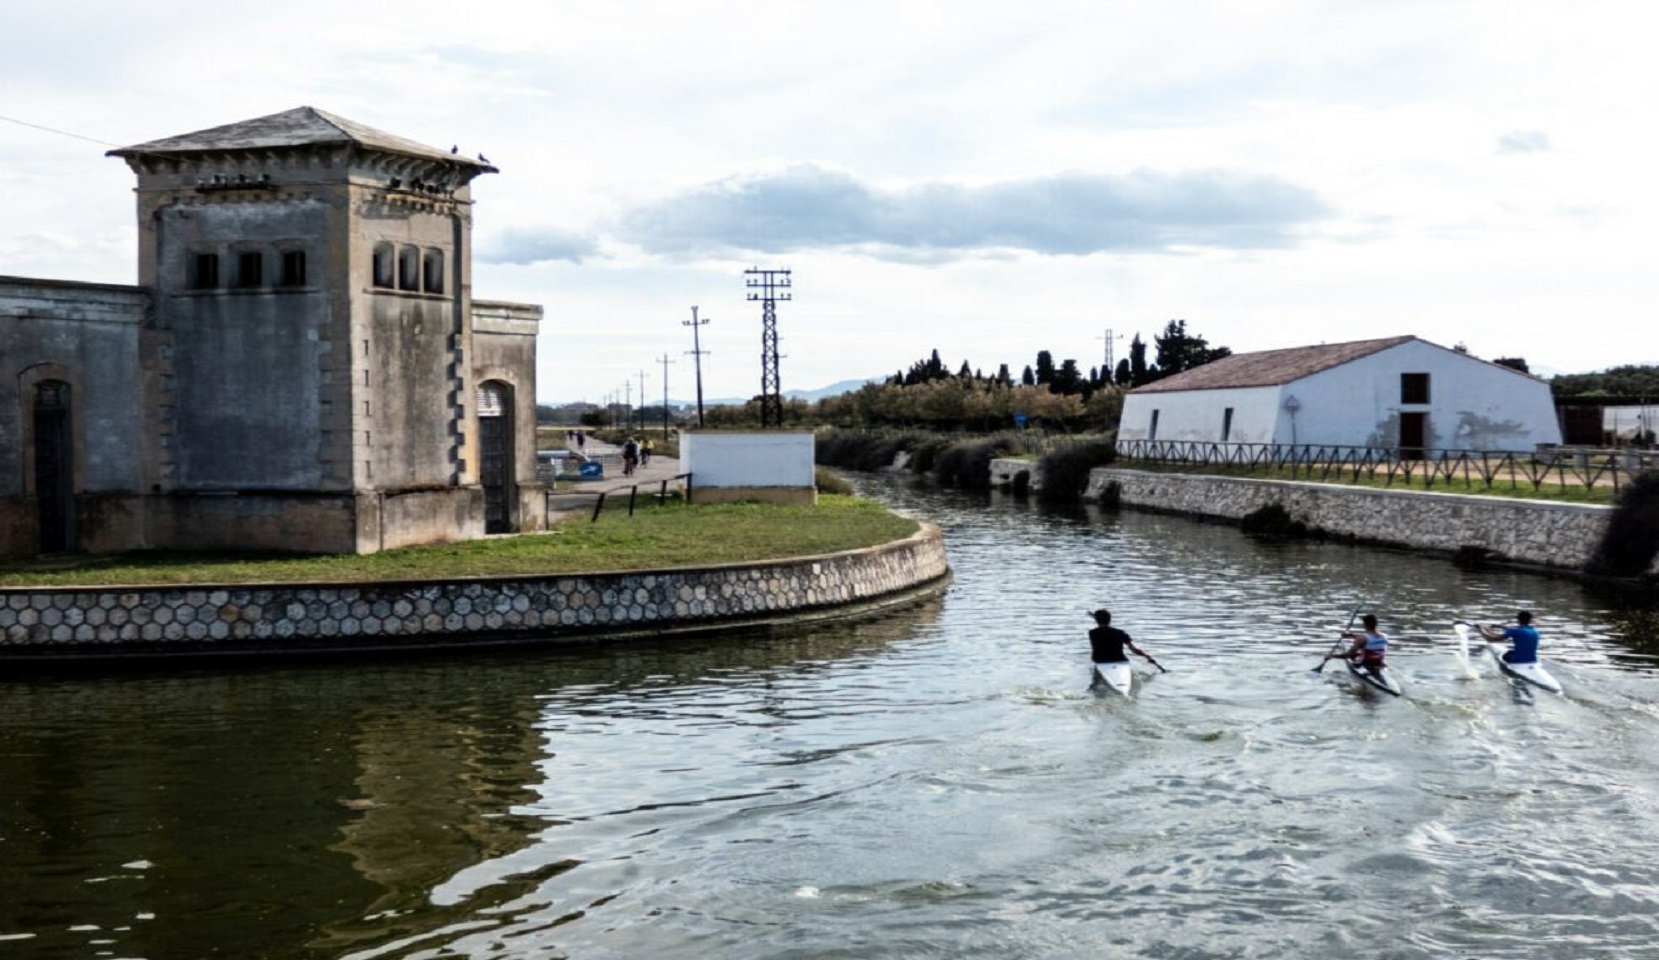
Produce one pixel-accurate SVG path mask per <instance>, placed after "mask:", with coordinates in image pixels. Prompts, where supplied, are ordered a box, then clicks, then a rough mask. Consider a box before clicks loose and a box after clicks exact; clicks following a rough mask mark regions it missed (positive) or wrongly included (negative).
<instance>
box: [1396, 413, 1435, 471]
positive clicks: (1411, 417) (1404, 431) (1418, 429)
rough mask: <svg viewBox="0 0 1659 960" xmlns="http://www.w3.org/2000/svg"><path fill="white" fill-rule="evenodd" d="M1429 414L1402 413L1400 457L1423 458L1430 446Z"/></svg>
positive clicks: (1406, 458) (1403, 458)
mask: <svg viewBox="0 0 1659 960" xmlns="http://www.w3.org/2000/svg"><path fill="white" fill-rule="evenodd" d="M1428 436H1429V415H1428V414H1426V413H1402V414H1400V459H1401V460H1421V459H1423V455H1424V453H1425V449H1424V448H1426V447H1427V446H1428Z"/></svg>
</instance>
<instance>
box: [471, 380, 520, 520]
mask: <svg viewBox="0 0 1659 960" xmlns="http://www.w3.org/2000/svg"><path fill="white" fill-rule="evenodd" d="M512 394H513V388H512V387H510V386H508V385H507V384H504V383H501V382H499V381H494V380H492V381H490V382H488V383H486V384H484V385H482V386H480V387H479V388H478V444H479V448H480V450H479V453H480V456H481V457H482V460H481V463H480V471H479V472H480V476H479V482H480V483H482V484H483V486H484V532H485V533H512V532H513V500H514V498H515V497H516V491H515V490H514V489H513V405H512Z"/></svg>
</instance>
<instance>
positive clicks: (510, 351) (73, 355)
mask: <svg viewBox="0 0 1659 960" xmlns="http://www.w3.org/2000/svg"><path fill="white" fill-rule="evenodd" d="M110 153H111V155H112V156H117V157H120V158H122V159H124V160H125V161H126V162H127V163H128V165H129V166H130V167H131V168H132V169H133V171H134V172H135V173H136V174H137V176H138V189H137V197H138V226H139V252H138V277H139V286H138V287H137V288H118V287H107V286H97V287H94V286H91V285H72V284H63V283H52V282H48V281H30V280H20V279H16V278H10V279H7V278H0V349H3V353H0V358H3V359H0V363H3V365H4V368H5V369H3V370H0V381H9V382H4V383H3V386H0V389H5V390H7V391H8V392H12V393H13V396H11V397H3V396H0V401H11V402H4V403H3V406H4V408H5V413H4V416H5V417H7V418H10V419H11V420H12V422H11V423H7V424H5V425H4V426H0V433H3V434H4V435H5V436H6V437H16V438H17V440H18V443H17V444H15V446H16V448H17V450H18V456H17V457H16V458H15V459H16V460H17V461H18V462H16V463H15V464H5V463H3V462H0V468H4V467H6V466H15V467H16V469H15V470H13V471H9V472H10V473H11V475H12V476H15V477H18V478H19V479H20V480H21V482H20V483H18V484H17V485H16V487H15V488H10V489H8V488H7V487H5V486H3V484H5V483H6V482H7V481H9V480H10V479H11V477H7V478H6V480H0V495H3V496H4V497H6V505H5V507H4V509H5V511H6V514H5V519H6V521H7V522H3V523H0V553H4V554H8V555H20V554H22V555H27V554H29V553H33V552H40V551H48V550H51V549H53V548H57V549H91V550H105V549H127V548H132V547H140V546H144V547H173V548H208V549H277V550H303V551H325V552H372V551H376V550H380V549H385V548H390V547H396V546H404V545H409V544H416V543H425V542H432V541H441V540H452V539H460V538H468V537H476V536H480V535H482V534H484V533H486V532H503V531H511V530H517V529H523V528H528V527H536V526H540V525H541V524H542V523H543V522H544V520H545V517H544V511H543V509H542V507H541V502H542V499H541V497H540V496H539V490H538V489H537V488H536V486H535V451H534V409H535V343H536V333H537V329H538V326H539V323H540V318H541V310H540V308H539V307H534V306H527V305H520V304H503V303H486V302H477V301H474V300H473V298H472V290H471V286H472V284H471V233H472V201H471V188H470V186H469V184H470V183H471V181H472V180H473V178H475V177H477V176H479V175H480V174H484V173H493V172H495V168H494V167H492V166H490V165H489V164H488V163H486V162H485V161H483V160H482V159H472V158H469V157H464V156H461V155H459V154H458V153H457V152H455V151H453V150H441V149H437V148H433V147H427V146H423V145H421V144H418V143H414V142H411V141H409V140H405V139H402V138H400V137H396V136H393V135H391V134H387V133H383V132H381V131H378V130H374V129H372V128H369V127H365V126H362V125H360V124H357V123H353V122H352V121H349V120H345V119H342V118H339V117H335V116H332V115H330V114H327V113H324V112H322V111H320V110H315V109H313V108H310V107H301V108H298V109H295V110H290V111H287V112H284V113H279V114H275V115H272V116H268V117H261V118H259V119H255V120H248V121H244V122H241V123H234V124H230V125H227V126H222V127H215V128H212V129H209V130H203V131H200V132H197V133H190V134H184V135H181V136H176V137H169V138H166V139H163V140H155V141H151V142H149V143H142V144H138V145H135V146H131V147H124V148H121V149H118V150H113V151H110ZM89 333H90V334H92V335H91V336H87V334H89ZM105 341H108V342H105ZM54 408H61V411H60V412H59V413H53V409H54ZM54 432H55V434H56V435H55V436H43V433H54ZM4 456H5V455H4V454H0V457H4ZM31 521H32V522H31ZM30 527H33V528H34V529H33V530H30V529H29V528H30Z"/></svg>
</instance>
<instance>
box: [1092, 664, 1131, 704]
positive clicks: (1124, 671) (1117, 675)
mask: <svg viewBox="0 0 1659 960" xmlns="http://www.w3.org/2000/svg"><path fill="white" fill-rule="evenodd" d="M1094 672H1095V677H1096V678H1097V679H1096V680H1095V684H1096V685H1097V686H1104V687H1107V688H1108V689H1111V690H1114V691H1116V692H1118V693H1121V694H1123V695H1124V696H1126V697H1127V696H1132V695H1133V693H1134V688H1135V671H1133V670H1131V669H1130V668H1129V661H1127V660H1116V661H1113V662H1112V663H1097V664H1095V665H1094Z"/></svg>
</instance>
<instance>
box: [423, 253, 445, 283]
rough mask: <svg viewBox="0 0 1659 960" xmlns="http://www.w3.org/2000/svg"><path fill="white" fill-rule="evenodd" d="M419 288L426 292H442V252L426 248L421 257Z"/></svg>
mask: <svg viewBox="0 0 1659 960" xmlns="http://www.w3.org/2000/svg"><path fill="white" fill-rule="evenodd" d="M421 289H422V290H425V291H426V292H427V293H443V292H444V252H443V251H442V250H437V249H433V248H430V247H429V248H427V250H426V252H425V253H424V254H423V255H422V257H421Z"/></svg>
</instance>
